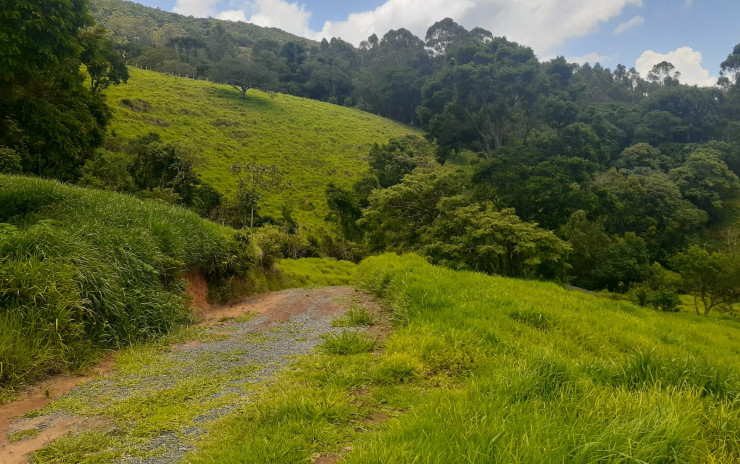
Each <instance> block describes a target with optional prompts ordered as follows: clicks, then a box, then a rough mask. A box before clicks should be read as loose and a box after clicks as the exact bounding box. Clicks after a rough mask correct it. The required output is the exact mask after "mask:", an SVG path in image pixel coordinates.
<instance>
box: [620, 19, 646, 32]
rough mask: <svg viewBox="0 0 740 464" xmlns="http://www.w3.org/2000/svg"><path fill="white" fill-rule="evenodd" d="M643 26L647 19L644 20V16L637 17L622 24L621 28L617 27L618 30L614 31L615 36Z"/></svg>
mask: <svg viewBox="0 0 740 464" xmlns="http://www.w3.org/2000/svg"><path fill="white" fill-rule="evenodd" d="M643 24H645V18H643V17H642V16H635V17H634V18H632V19H630V20H629V21H625V22H623V23H620V24H619V26H617V28H616V29H614V35H619V34H621V33H623V32H624V31H626V30H627V29H632V28H633V27H638V26H642V25H643Z"/></svg>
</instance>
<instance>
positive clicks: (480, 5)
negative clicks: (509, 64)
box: [174, 0, 642, 58]
mask: <svg viewBox="0 0 740 464" xmlns="http://www.w3.org/2000/svg"><path fill="white" fill-rule="evenodd" d="M218 4H229V5H230V8H229V10H228V11H223V12H222V13H221V14H220V15H219V17H222V15H224V16H223V17H226V18H227V19H231V20H242V17H243V18H245V19H246V20H247V21H248V22H252V23H254V24H257V25H259V26H267V27H278V28H280V29H283V30H285V31H287V32H291V33H293V34H296V35H300V36H303V37H307V38H311V39H320V38H331V37H341V38H342V39H344V40H346V41H348V42H351V43H354V44H356V45H357V44H359V43H360V42H361V41H363V40H365V39H367V38H368V37H369V36H370V35H372V34H377V35H378V36H380V37H382V36H383V35H384V34H385V33H386V32H388V31H389V30H390V29H399V28H402V27H403V28H406V29H408V30H410V31H411V32H412V33H414V34H415V35H417V36H419V37H421V38H422V39H423V38H424V36H425V35H426V31H427V28H428V27H429V26H431V25H432V24H434V23H435V22H437V21H439V20H440V19H443V18H445V17H450V18H453V19H454V20H455V21H457V22H458V23H460V24H461V25H463V26H465V27H466V28H468V29H472V28H474V27H482V28H484V29H487V30H490V31H491V32H493V34H494V35H495V36H506V37H507V38H509V39H510V40H514V41H517V42H519V43H521V44H523V45H527V46H530V47H532V48H534V49H535V51H536V52H537V53H538V55H540V56H541V57H543V58H548V57H552V56H553V55H554V54H555V51H556V49H557V47H558V46H560V45H561V44H562V43H563V42H565V41H566V40H568V39H571V38H576V37H582V36H585V35H587V34H590V33H592V32H594V31H596V30H597V29H598V27H599V25H600V24H601V23H603V22H606V21H609V20H610V19H612V18H615V17H617V16H619V15H620V14H622V13H623V11H624V9H625V8H626V7H629V6H634V7H641V6H642V0H599V1H594V0H549V1H543V0H386V1H385V3H383V4H382V5H380V6H379V7H377V8H375V9H374V10H371V11H365V12H360V13H352V14H350V15H349V16H348V17H347V19H345V20H343V21H335V22H332V21H327V22H326V23H324V25H323V27H322V28H321V30H320V31H314V30H312V29H311V27H310V25H309V24H310V23H309V21H310V19H311V12H310V11H309V10H307V8H306V6H305V5H303V4H301V3H299V2H291V0H230V1H228V2H226V1H225V0H221V1H219V0H177V4H176V5H175V8H174V11H175V12H177V13H182V14H189V15H194V16H216V15H218V11H214V9H216V8H215V5H218Z"/></svg>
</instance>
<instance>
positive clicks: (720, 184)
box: [670, 148, 740, 215]
mask: <svg viewBox="0 0 740 464" xmlns="http://www.w3.org/2000/svg"><path fill="white" fill-rule="evenodd" d="M720 157H721V154H720V153H719V152H718V151H716V150H713V149H710V148H699V149H697V150H695V151H693V152H692V153H691V155H689V157H688V158H687V159H686V162H685V163H684V165H683V166H681V167H678V168H676V169H673V170H671V171H670V176H671V178H672V179H673V180H674V182H676V185H677V186H678V188H679V189H681V193H682V194H683V195H684V197H686V199H688V200H689V201H691V202H692V203H693V204H695V205H696V206H698V207H699V208H701V209H703V210H704V211H707V212H709V213H713V214H715V215H717V214H718V213H719V212H721V210H722V208H723V205H724V203H723V202H724V200H726V199H727V198H729V197H730V196H731V195H733V194H734V193H735V192H737V191H738V190H739V189H740V180H739V179H738V177H737V176H736V175H735V174H734V173H733V172H732V171H730V170H729V169H728V168H727V165H726V164H725V163H724V162H723V161H722V160H721V159H720Z"/></svg>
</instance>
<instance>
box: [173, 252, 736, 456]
mask: <svg viewBox="0 0 740 464" xmlns="http://www.w3.org/2000/svg"><path fill="white" fill-rule="evenodd" d="M356 275H357V279H358V281H359V282H358V284H359V286H360V288H364V289H366V290H369V291H372V292H373V293H375V294H377V295H379V296H381V297H382V298H383V299H384V300H385V301H386V302H387V303H388V304H389V305H390V307H391V310H392V317H393V320H394V321H395V330H394V332H393V333H392V334H391V335H390V336H389V338H388V339H387V340H386V341H385V342H384V344H383V347H384V348H383V350H382V352H378V351H375V352H372V353H370V352H363V351H372V348H370V349H366V350H362V349H361V348H358V341H357V340H354V341H351V340H350V339H351V337H349V336H347V337H345V338H346V340H345V342H346V343H347V348H346V349H345V351H344V353H340V354H330V353H326V352H327V351H329V350H325V351H324V354H317V355H316V356H315V357H312V358H307V359H304V360H302V361H300V363H299V366H298V367H296V368H294V369H293V370H292V371H291V373H289V374H286V375H285V376H284V379H283V380H282V382H280V383H278V385H276V387H275V388H274V389H272V390H270V391H269V393H268V394H265V395H263V397H262V398H261V399H260V401H258V402H257V403H255V404H254V405H251V406H247V407H244V408H243V411H241V412H240V413H239V414H234V415H232V416H231V418H230V419H228V420H226V421H224V422H223V423H220V424H217V425H216V426H215V427H214V428H213V430H212V431H211V435H210V437H209V439H207V440H206V442H205V445H203V447H202V449H201V450H200V451H198V452H196V453H195V454H194V455H193V457H192V459H190V460H188V461H187V462H196V463H222V462H255V463H256V462H284V463H288V462H304V461H308V460H309V459H310V457H311V456H313V457H315V456H317V455H323V456H331V459H336V460H339V459H340V457H341V458H343V460H341V462H349V463H363V464H365V463H389V462H393V463H421V462H423V463H442V462H469V463H535V462H542V463H555V462H561V463H564V462H567V463H596V462H610V463H612V462H619V463H637V462H662V463H705V462H715V463H728V464H729V463H733V462H738V459H739V458H740V438H739V437H740V434H739V433H738V431H739V430H740V409H739V408H738V403H737V395H738V392H739V391H740V364H738V359H740V358H738V354H740V352H739V351H738V346H737V343H736V340H737V336H738V334H740V325H739V324H738V322H737V320H733V319H731V318H714V317H712V318H702V317H697V316H693V315H690V314H679V315H676V314H666V313H661V312H658V311H653V310H648V309H644V308H639V307H636V306H633V305H631V304H629V303H625V302H616V301H612V300H608V299H603V298H597V297H594V296H591V295H587V294H583V293H581V292H574V291H567V290H563V289H562V288H560V287H558V286H556V285H554V284H551V283H543V282H532V281H524V280H517V279H505V278H500V277H490V276H486V275H483V274H478V273H472V272H455V271H450V270H445V269H443V268H439V267H435V266H431V265H429V264H427V263H426V262H425V261H424V260H422V259H420V258H418V257H415V256H411V255H407V256H403V257H398V256H395V255H385V256H380V257H374V258H369V259H367V260H365V261H364V262H363V263H361V264H360V266H359V267H358V269H357V272H356ZM353 343H354V344H353ZM350 346H351V347H353V348H355V350H354V351H352V350H351V349H350V348H349V347H350ZM283 392H289V393H283ZM273 411H274V412H273ZM245 417H246V418H248V419H249V420H245ZM308 431H310V432H308ZM224 443H229V444H230V445H229V446H224ZM327 459H328V458H327ZM314 462H319V461H314ZM326 462H337V461H326Z"/></svg>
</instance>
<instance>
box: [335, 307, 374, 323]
mask: <svg viewBox="0 0 740 464" xmlns="http://www.w3.org/2000/svg"><path fill="white" fill-rule="evenodd" d="M377 319H378V318H377V317H376V316H375V314H373V313H372V312H370V311H369V310H368V309H367V308H365V307H361V306H360V307H355V308H352V309H350V310H349V311H347V312H346V313H345V315H344V316H342V317H338V318H336V319H334V321H332V323H331V325H332V326H333V327H369V326H373V325H375V324H377V323H378V320H377Z"/></svg>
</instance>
